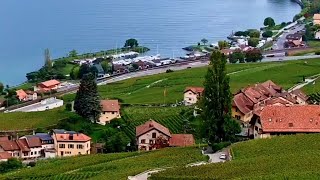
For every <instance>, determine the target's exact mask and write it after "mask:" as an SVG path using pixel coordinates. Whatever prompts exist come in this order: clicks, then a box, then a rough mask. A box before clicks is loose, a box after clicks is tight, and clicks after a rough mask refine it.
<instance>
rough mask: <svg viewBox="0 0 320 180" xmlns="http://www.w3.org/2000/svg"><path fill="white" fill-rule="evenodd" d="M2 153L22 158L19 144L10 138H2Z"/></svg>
mask: <svg viewBox="0 0 320 180" xmlns="http://www.w3.org/2000/svg"><path fill="white" fill-rule="evenodd" d="M0 152H7V153H9V154H10V156H11V157H14V158H20V157H21V149H20V147H19V146H18V144H17V142H16V141H13V140H9V138H8V137H0Z"/></svg>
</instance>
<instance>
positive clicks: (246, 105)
mask: <svg viewBox="0 0 320 180" xmlns="http://www.w3.org/2000/svg"><path fill="white" fill-rule="evenodd" d="M253 105H254V103H253V102H252V101H251V100H250V99H249V98H248V97H246V96H245V95H244V94H243V93H239V94H236V95H235V96H234V97H233V106H236V107H237V108H238V109H239V111H240V112H242V113H243V114H247V113H249V112H250V111H251V110H252V109H253Z"/></svg>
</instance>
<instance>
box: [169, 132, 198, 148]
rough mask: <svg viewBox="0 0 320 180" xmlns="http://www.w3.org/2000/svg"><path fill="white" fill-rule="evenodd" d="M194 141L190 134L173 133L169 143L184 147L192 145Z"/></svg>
mask: <svg viewBox="0 0 320 180" xmlns="http://www.w3.org/2000/svg"><path fill="white" fill-rule="evenodd" d="M194 143H195V141H194V138H193V135H192V134H173V135H172V137H171V139H170V141H169V144H170V146H175V147H185V146H192V145H194Z"/></svg>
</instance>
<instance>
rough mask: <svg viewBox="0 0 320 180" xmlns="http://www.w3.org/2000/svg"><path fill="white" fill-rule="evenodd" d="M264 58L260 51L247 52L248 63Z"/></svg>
mask: <svg viewBox="0 0 320 180" xmlns="http://www.w3.org/2000/svg"><path fill="white" fill-rule="evenodd" d="M262 58H263V56H262V53H261V51H260V50H259V49H252V50H248V51H247V52H246V62H257V61H261V60H262Z"/></svg>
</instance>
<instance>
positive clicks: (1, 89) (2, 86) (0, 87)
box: [0, 82, 4, 95]
mask: <svg viewBox="0 0 320 180" xmlns="http://www.w3.org/2000/svg"><path fill="white" fill-rule="evenodd" d="M3 90H4V85H3V84H2V83H1V82H0V95H1V94H2V92H3Z"/></svg>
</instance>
